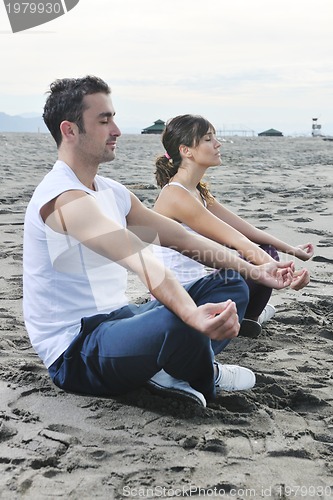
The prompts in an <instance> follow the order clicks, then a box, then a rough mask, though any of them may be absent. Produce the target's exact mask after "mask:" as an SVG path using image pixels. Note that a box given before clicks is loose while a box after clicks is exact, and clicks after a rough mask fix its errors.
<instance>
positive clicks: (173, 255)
mask: <svg viewBox="0 0 333 500" xmlns="http://www.w3.org/2000/svg"><path fill="white" fill-rule="evenodd" d="M168 186H179V187H180V188H182V189H185V191H187V192H189V193H190V191H189V190H188V189H187V188H186V187H185V186H183V185H182V184H180V183H179V182H170V183H169V184H166V185H165V186H164V187H163V189H166V188H167V187H168ZM163 189H162V190H163ZM204 205H205V207H206V206H207V204H206V201H205V200H204ZM182 226H183V227H184V228H185V229H186V230H187V231H190V232H191V233H193V234H199V233H197V232H196V231H194V230H193V229H191V228H190V227H188V226H187V225H186V224H183V223H182ZM154 254H155V255H156V257H158V258H159V259H160V260H161V261H163V262H164V265H165V267H167V268H169V269H170V270H171V271H172V272H173V273H174V274H175V275H176V278H177V279H178V281H179V282H180V283H181V284H182V285H185V284H186V283H189V282H191V281H194V280H197V279H199V278H202V277H203V276H206V275H207V273H208V270H207V268H206V267H205V266H204V265H203V264H201V263H200V262H196V261H195V260H193V259H191V258H190V257H187V256H186V255H182V254H181V253H179V252H177V251H176V250H172V249H171V248H166V247H160V246H157V245H155V246H154ZM210 271H211V270H210Z"/></svg>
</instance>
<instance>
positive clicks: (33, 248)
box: [23, 161, 131, 367]
mask: <svg viewBox="0 0 333 500" xmlns="http://www.w3.org/2000/svg"><path fill="white" fill-rule="evenodd" d="M94 184H95V189H96V191H93V190H90V189H88V188H87V187H86V186H84V185H83V184H82V183H81V182H80V181H79V179H78V178H77V177H76V175H75V174H74V172H73V170H72V169H71V168H70V167H69V166H68V165H66V164H65V163H64V162H62V161H57V162H56V163H55V165H54V167H53V169H52V170H51V171H50V172H49V173H48V174H47V175H46V176H45V177H44V179H43V180H42V182H41V183H40V184H39V186H38V187H37V188H36V190H35V192H34V194H33V196H32V198H31V200H30V202H29V204H28V207H27V210H26V215H25V223H24V246H23V269H24V271H23V312H24V320H25V324H26V328H27V331H28V334H29V337H30V340H31V343H32V345H33V347H34V349H35V350H36V352H37V354H38V355H39V356H40V357H41V359H42V360H43V361H44V363H45V365H46V367H49V366H50V365H51V364H52V363H53V362H54V361H55V360H56V359H57V358H58V357H59V356H60V355H61V354H62V353H63V352H64V351H65V350H66V349H67V347H68V346H69V344H70V343H71V342H72V340H73V339H74V338H75V336H76V335H77V334H78V333H79V331H80V327H81V318H82V317H84V316H92V315H95V314H99V313H109V312H111V311H113V310H115V309H118V308H120V307H122V306H124V305H126V304H128V299H127V297H126V288H127V271H126V270H125V269H124V268H123V267H122V266H120V265H119V264H117V263H115V262H110V260H108V259H106V258H104V257H102V256H100V255H98V254H96V253H95V252H93V251H91V250H89V249H88V248H87V247H86V246H84V245H82V244H80V243H79V242H78V241H77V240H75V239H74V238H72V237H70V236H68V235H64V234H60V233H57V232H55V231H52V229H50V228H49V226H47V225H46V224H45V223H44V222H43V219H42V217H41V215H40V209H41V208H42V207H43V206H44V205H45V204H46V203H48V202H49V201H50V200H52V199H54V198H55V197H57V196H59V195H60V194H61V193H63V192H65V191H68V190H81V191H85V192H86V193H88V194H89V195H91V196H93V197H94V198H95V199H96V201H97V203H98V205H99V207H100V208H101V210H102V211H103V212H104V213H105V214H106V215H107V216H108V217H110V218H112V219H113V220H115V221H116V222H118V223H119V224H120V225H121V226H122V227H126V215H127V214H128V212H129V211H130V207H131V201H130V193H129V191H128V190H127V189H126V188H125V187H124V186H122V185H121V184H119V183H118V182H116V181H113V180H111V179H107V178H105V177H102V176H99V175H97V176H96V177H95V180H94Z"/></svg>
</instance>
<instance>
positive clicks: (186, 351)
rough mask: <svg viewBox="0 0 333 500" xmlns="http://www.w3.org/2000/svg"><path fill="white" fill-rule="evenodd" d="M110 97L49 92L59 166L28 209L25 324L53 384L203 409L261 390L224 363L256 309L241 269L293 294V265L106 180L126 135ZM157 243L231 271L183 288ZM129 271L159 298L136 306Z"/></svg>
mask: <svg viewBox="0 0 333 500" xmlns="http://www.w3.org/2000/svg"><path fill="white" fill-rule="evenodd" d="M110 92H111V91H110V88H109V87H108V85H107V84H106V83H105V82H104V81H102V80H101V79H99V78H96V77H93V76H87V77H84V78H80V79H63V80H57V81H55V82H54V83H53V84H51V87H50V95H49V96H48V99H47V101H46V104H45V108H44V115H43V117H44V121H45V123H46V125H47V126H48V128H49V130H50V132H51V134H52V136H53V137H54V139H55V141H56V143H57V147H58V161H57V162H56V163H55V165H54V167H53V169H52V170H51V172H49V173H48V174H47V175H46V176H45V178H44V179H43V180H42V182H41V183H40V185H39V186H38V187H37V188H36V190H35V192H34V194H33V196H32V199H31V201H30V203H29V205H28V207H27V211H26V217H25V228H24V259H23V264H24V276H23V279H24V282H23V283H24V284H23V308H24V318H25V322H26V327H27V330H28V333H29V336H30V339H31V342H32V345H33V347H34V348H35V350H36V352H37V353H38V355H39V356H40V357H41V359H42V360H43V362H44V364H45V365H46V367H47V368H48V370H49V373H50V376H51V378H52V380H53V382H54V383H55V384H56V385H57V386H59V387H61V388H63V389H64V390H68V391H72V392H77V393H84V394H93V395H104V396H105V395H110V396H116V395H119V394H123V393H125V392H127V391H130V390H132V389H135V388H137V387H140V386H141V385H143V384H145V383H147V382H148V386H150V387H152V388H155V389H160V390H164V389H165V390H171V391H174V392H175V393H177V392H180V393H182V394H185V395H187V396H189V397H191V398H192V399H194V400H195V401H197V402H199V403H200V404H202V405H203V406H205V405H206V398H212V397H214V396H215V394H216V390H223V389H224V390H242V389H249V388H251V387H253V385H254V384H255V376H254V374H253V372H252V371H251V370H248V369H246V368H243V367H239V366H233V365H221V364H219V363H216V362H215V361H214V354H217V353H218V352H220V351H221V350H222V349H223V348H224V347H225V345H227V343H228V342H229V341H230V339H232V338H233V337H235V336H236V335H237V334H238V330H239V322H240V321H241V320H242V318H243V315H244V311H245V308H246V305H247V301H248V290H247V287H246V285H245V282H244V280H243V278H242V277H241V276H240V274H239V273H242V274H243V275H244V276H248V275H250V274H251V277H252V278H254V279H257V280H258V281H259V282H261V283H263V284H267V285H268V286H272V287H274V288H283V287H285V286H288V285H289V284H290V282H291V279H292V274H293V264H292V262H289V263H285V264H281V263H275V262H274V263H270V264H266V265H263V266H253V265H252V264H250V263H249V262H246V261H244V260H242V259H240V258H238V257H237V256H235V255H234V254H233V253H232V252H230V251H229V250H228V249H226V248H224V247H222V246H220V245H218V244H216V243H215V242H213V241H210V240H208V239H205V238H202V237H198V236H194V235H191V233H189V232H188V231H186V230H184V229H183V228H182V227H181V226H180V224H177V223H176V222H174V221H171V220H169V219H167V218H164V217H162V216H160V215H158V214H156V213H154V212H153V211H152V210H149V209H148V208H146V207H144V205H143V204H141V202H140V201H139V200H138V199H137V198H136V197H135V196H134V195H133V194H132V193H130V192H129V191H128V190H127V189H126V188H125V187H124V186H122V185H121V184H119V183H117V182H116V181H113V180H111V179H106V178H104V177H101V176H99V175H97V171H98V167H99V164H100V163H103V162H107V161H111V160H113V159H114V158H115V150H116V143H117V139H118V137H119V136H120V130H119V129H118V127H117V125H116V124H115V121H114V116H115V111H114V108H113V105H112V101H111V98H110ZM157 239H158V240H159V242H160V244H161V245H164V246H172V247H173V248H175V249H177V250H178V251H180V252H184V253H186V255H189V256H190V257H192V258H197V259H198V260H200V261H201V262H203V263H204V264H206V265H209V266H210V267H215V268H217V269H220V268H222V269H221V270H220V271H219V272H217V273H216V274H214V275H211V276H209V277H207V278H203V279H201V280H198V281H196V282H195V283H191V284H190V285H188V286H187V287H186V289H184V288H183V287H182V286H181V285H180V284H179V283H178V282H177V280H176V279H175V278H174V276H173V275H172V273H171V272H170V271H169V270H168V269H166V268H164V266H163V265H162V264H161V263H160V262H159V261H158V260H157V259H156V258H155V257H154V255H153V253H152V252H151V251H150V250H149V247H148V246H149V245H148V244H149V243H151V242H155V243H156V241H157ZM127 270H131V271H133V272H135V273H137V274H138V276H139V277H140V279H141V280H142V281H143V282H144V283H145V284H146V286H147V287H148V289H149V290H150V292H151V293H153V295H154V296H155V297H156V299H157V300H156V301H152V302H150V303H147V304H144V305H140V306H136V305H133V304H132V305H130V304H128V301H127V298H126V273H127Z"/></svg>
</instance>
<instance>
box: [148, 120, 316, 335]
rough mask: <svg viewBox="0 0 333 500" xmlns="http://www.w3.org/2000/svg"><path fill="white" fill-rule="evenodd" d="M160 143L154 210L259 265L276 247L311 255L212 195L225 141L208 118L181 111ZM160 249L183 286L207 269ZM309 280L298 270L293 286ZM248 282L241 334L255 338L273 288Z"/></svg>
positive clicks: (309, 249) (269, 311) (267, 315)
mask: <svg viewBox="0 0 333 500" xmlns="http://www.w3.org/2000/svg"><path fill="white" fill-rule="evenodd" d="M162 142H163V145H164V148H165V151H166V153H165V155H163V156H160V157H159V158H157V160H156V172H155V175H156V181H157V184H158V185H159V187H161V188H162V190H161V192H160V195H159V197H158V199H157V200H156V202H155V206H154V210H155V211H156V212H159V213H160V214H162V215H165V216H166V217H169V218H171V219H174V220H176V221H178V222H180V223H182V224H184V225H185V226H186V227H187V229H188V230H189V231H194V232H196V233H199V234H201V235H203V236H206V237H207V238H210V239H212V240H215V241H216V242H218V243H221V244H223V245H226V246H228V247H230V248H233V249H235V250H237V252H238V253H239V254H240V255H241V256H242V257H243V258H244V259H247V260H249V261H250V262H252V263H254V264H257V265H260V264H264V263H266V262H269V261H271V260H272V259H276V260H278V259H279V257H278V253H277V252H278V251H280V252H284V253H287V254H291V255H294V256H296V257H297V258H299V259H301V260H303V261H306V260H308V259H310V258H311V257H312V256H313V252H314V248H313V245H312V244H311V243H306V244H303V245H299V246H292V245H290V244H288V243H285V242H284V241H281V240H279V239H277V238H275V237H274V236H272V235H270V234H268V233H266V232H265V231H262V230H260V229H257V228H256V227H254V226H253V225H252V224H250V223H248V222H246V221H245V220H243V219H242V218H241V217H239V216H237V215H235V214H234V213H233V212H231V211H230V210H229V209H228V208H226V207H225V206H223V205H222V204H221V203H219V202H218V201H217V200H216V199H215V198H214V196H213V195H212V194H211V193H210V191H209V189H208V187H207V185H206V184H205V183H204V182H203V181H202V178H203V176H204V174H205V173H206V171H207V169H208V168H209V167H213V166H219V165H221V153H220V147H221V143H220V142H219V141H218V140H217V138H216V136H215V129H214V127H213V126H212V125H211V123H209V122H208V121H207V120H206V119H205V118H203V117H201V116H194V115H181V116H177V117H175V118H173V119H171V120H169V121H168V123H167V125H166V128H165V130H164V132H163V134H162ZM156 251H157V253H158V254H159V255H160V256H161V257H163V258H164V260H165V264H166V265H167V266H168V267H170V268H171V269H172V270H173V271H174V273H175V274H176V276H177V278H178V279H179V280H180V281H181V282H182V283H183V284H185V283H187V282H189V281H192V280H194V279H197V278H199V277H202V276H203V275H204V274H206V273H207V271H206V269H205V268H204V266H202V265H201V264H199V263H197V262H193V260H192V259H189V258H187V257H186V256H183V255H180V254H179V253H178V252H174V251H172V250H170V249H165V248H162V247H157V250H156ZM308 283H309V273H308V271H307V270H306V269H302V270H300V271H297V272H295V276H294V280H293V283H292V285H291V287H292V288H293V289H294V290H300V289H301V288H303V287H304V286H306V285H307V284H308ZM247 284H248V286H249V289H250V301H249V304H248V308H247V311H246V314H245V318H246V319H245V320H244V321H243V323H242V327H241V331H240V334H243V335H246V336H252V337H255V336H258V335H259V333H260V331H261V326H260V324H261V323H262V322H263V321H265V320H267V319H269V318H270V317H272V315H273V314H274V312H275V309H274V307H273V306H271V305H270V304H268V300H269V298H270V296H271V293H272V290H271V289H270V288H267V287H265V286H263V285H260V284H257V283H255V282H254V281H252V280H251V279H248V280H247ZM266 305H267V306H266ZM265 308H266V309H265ZM258 320H259V321H258Z"/></svg>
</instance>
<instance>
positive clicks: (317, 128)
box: [312, 118, 321, 137]
mask: <svg viewBox="0 0 333 500" xmlns="http://www.w3.org/2000/svg"><path fill="white" fill-rule="evenodd" d="M317 122H318V118H312V137H320V136H321V125H319V123H317Z"/></svg>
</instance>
